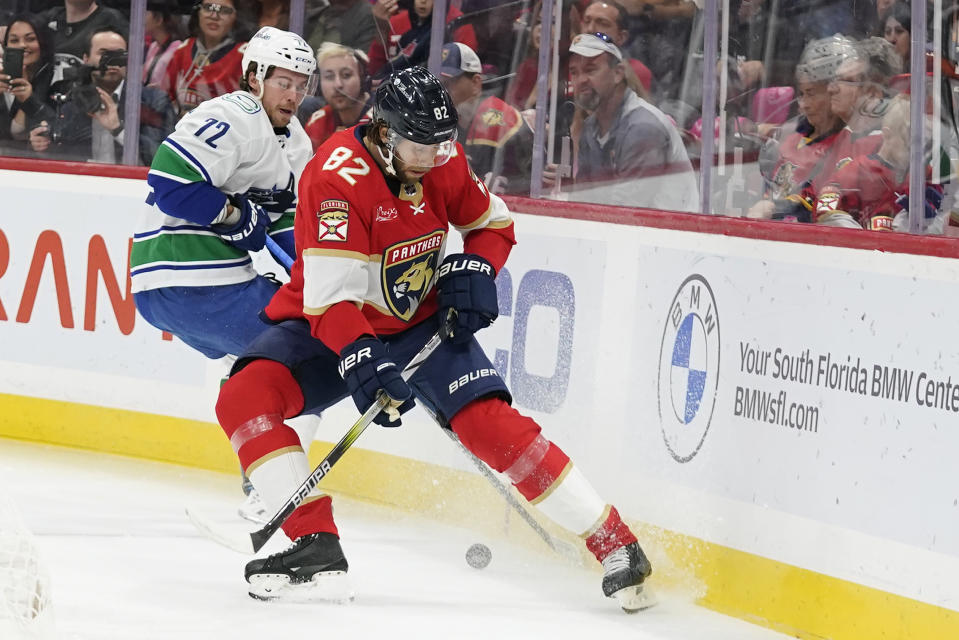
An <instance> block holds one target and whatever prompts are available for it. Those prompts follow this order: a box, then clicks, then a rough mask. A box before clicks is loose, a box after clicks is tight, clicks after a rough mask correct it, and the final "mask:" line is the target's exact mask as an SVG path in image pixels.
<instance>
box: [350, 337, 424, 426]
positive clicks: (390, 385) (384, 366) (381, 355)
mask: <svg viewBox="0 0 959 640" xmlns="http://www.w3.org/2000/svg"><path fill="white" fill-rule="evenodd" d="M339 371H340V376H341V377H342V378H343V380H345V381H346V386H347V388H348V389H349V390H350V394H351V395H352V396H353V402H355V403H356V408H357V409H359V410H360V412H361V413H365V412H366V410H367V409H369V408H370V407H371V406H372V405H373V403H374V402H375V401H376V396H377V394H378V393H379V391H380V390H381V389H382V390H383V392H384V393H386V395H388V396H389V397H390V403H389V404H388V405H387V406H386V408H385V409H384V410H383V411H381V412H380V413H379V414H377V416H376V417H375V418H373V422H375V423H376V424H378V425H380V426H383V427H398V426H400V424H401V422H400V415H401V414H403V413H406V412H407V411H409V410H410V409H412V408H413V404H414V402H413V390H412V389H410V385H409V384H407V383H406V380H404V379H403V376H401V375H400V368H399V367H397V366H396V363H395V362H393V359H392V358H391V357H390V354H389V353H387V351H386V345H385V344H383V343H382V342H380V341H379V340H377V339H376V338H369V337H366V338H360V339H359V340H357V341H356V342H351V343H350V344H348V345H346V347H344V349H343V351H342V352H340V369H339Z"/></svg>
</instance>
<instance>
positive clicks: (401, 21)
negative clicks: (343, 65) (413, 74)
mask: <svg viewBox="0 0 959 640" xmlns="http://www.w3.org/2000/svg"><path fill="white" fill-rule="evenodd" d="M440 1H441V2H446V1H447V0H440ZM401 6H404V8H401ZM461 15H463V14H462V12H461V11H460V10H459V9H457V8H456V7H453V6H450V7H449V8H448V10H447V12H446V22H447V24H449V23H450V22H451V21H453V20H455V19H456V18H458V17H460V16H461ZM373 17H374V18H376V19H377V29H378V30H379V34H378V36H377V38H376V39H375V40H373V44H372V45H370V52H369V59H370V68H369V71H370V75H371V76H372V77H373V79H374V81H376V80H379V79H381V78H383V77H385V76H386V75H388V74H390V73H392V72H393V71H397V70H399V69H405V68H407V67H413V66H417V65H422V64H425V63H426V61H427V58H428V56H429V50H430V29H431V25H432V23H433V0H377V1H376V6H374V7H373ZM387 18H388V20H389V22H386V19H387ZM451 40H453V41H455V42H462V43H463V44H465V45H467V46H468V47H470V48H471V49H472V48H475V47H476V46H477V45H476V33H475V32H474V31H473V27H472V26H470V25H468V24H467V25H464V26H461V27H459V28H458V29H456V30H455V31H454V32H453V35H452V38H451Z"/></svg>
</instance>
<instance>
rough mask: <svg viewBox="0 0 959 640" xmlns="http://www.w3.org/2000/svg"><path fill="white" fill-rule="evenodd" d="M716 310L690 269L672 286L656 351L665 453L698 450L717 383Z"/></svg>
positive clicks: (689, 454) (687, 455)
mask: <svg viewBox="0 0 959 640" xmlns="http://www.w3.org/2000/svg"><path fill="white" fill-rule="evenodd" d="M719 347H720V340H719V316H718V313H717V309H716V300H715V298H714V297H713V291H712V288H710V286H709V283H708V282H707V281H706V279H705V278H704V277H703V276H701V275H699V274H693V275H691V276H689V277H688V278H686V280H685V281H684V282H683V284H682V285H680V287H679V290H678V291H677V292H676V295H675V297H674V298H673V301H672V303H671V304H670V305H669V312H668V315H667V318H666V326H665V327H664V329H663V341H662V344H661V345H660V354H659V421H660V426H661V428H662V431H663V439H664V441H665V443H666V448H667V449H668V450H669V453H670V455H672V457H673V458H674V459H675V460H676V461H677V462H689V461H690V460H692V458H693V457H694V456H695V455H696V454H697V453H698V452H699V449H700V447H701V446H702V444H703V441H704V440H705V438H706V432H707V431H708V430H709V423H710V421H711V420H712V416H713V408H714V406H715V403H716V389H717V385H718V383H719V350H720V349H719Z"/></svg>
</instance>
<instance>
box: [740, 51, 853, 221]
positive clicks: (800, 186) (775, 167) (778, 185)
mask: <svg viewBox="0 0 959 640" xmlns="http://www.w3.org/2000/svg"><path fill="white" fill-rule="evenodd" d="M852 55H853V43H852V41H851V40H849V39H847V38H844V37H843V36H839V35H836V36H832V37H829V38H822V39H820V40H814V41H813V42H810V43H809V44H808V45H807V46H806V48H805V49H804V50H803V53H802V55H801V56H800V58H799V65H798V66H797V67H796V91H797V93H798V95H799V113H800V115H799V119H798V121H797V122H796V123H795V127H790V129H792V130H791V131H790V132H789V133H788V134H787V135H786V136H785V137H784V138H783V139H782V140H779V139H777V138H775V137H772V138H770V140H769V141H768V142H767V143H766V144H765V145H764V147H763V149H762V153H761V155H760V163H759V164H760V171H761V172H762V174H763V180H764V181H765V184H766V188H765V198H764V199H762V200H760V201H759V202H757V203H756V204H755V205H753V206H752V207H751V208H750V210H749V213H748V215H749V217H752V218H775V219H786V220H792V221H807V222H808V221H809V220H810V219H811V217H812V216H811V213H812V208H813V204H814V203H813V202H811V201H809V200H808V199H807V198H805V197H803V191H804V189H805V188H806V187H808V186H809V185H810V184H811V183H812V181H813V180H814V179H815V177H816V175H817V174H819V173H820V172H821V171H822V170H823V168H824V164H825V163H827V162H828V157H829V151H830V149H831V148H832V145H833V143H834V142H835V141H836V138H837V136H838V135H839V132H840V130H841V129H842V127H843V126H844V123H843V121H842V119H841V118H840V117H839V116H838V115H836V113H834V112H833V110H832V105H831V100H830V98H831V94H830V93H829V86H830V83H832V81H833V80H834V79H835V76H836V70H837V69H839V66H840V65H841V64H842V63H843V62H844V61H845V60H846V59H847V58H849V57H851V56H852Z"/></svg>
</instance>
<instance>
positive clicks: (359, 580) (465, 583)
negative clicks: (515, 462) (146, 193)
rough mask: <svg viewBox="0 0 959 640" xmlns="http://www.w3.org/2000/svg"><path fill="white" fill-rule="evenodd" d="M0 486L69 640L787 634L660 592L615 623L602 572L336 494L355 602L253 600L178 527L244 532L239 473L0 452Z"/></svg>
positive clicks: (687, 638)
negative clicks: (476, 550) (37, 556)
mask: <svg viewBox="0 0 959 640" xmlns="http://www.w3.org/2000/svg"><path fill="white" fill-rule="evenodd" d="M0 483H2V484H0V491H3V492H5V493H8V494H11V495H12V496H13V498H14V500H15V501H16V503H17V504H18V506H19V509H20V511H21V512H22V515H23V517H24V520H25V521H26V523H27V525H28V526H29V527H30V528H31V529H32V531H33V533H34V535H35V536H36V541H37V544H38V546H39V549H40V552H41V553H42V555H43V559H44V561H45V562H46V564H47V566H48V568H49V570H50V573H51V574H52V582H53V603H54V611H55V617H56V624H57V629H58V632H59V633H58V636H57V637H58V638H62V639H65V640H112V639H123V640H133V639H135V640H149V639H161V638H162V639H177V640H181V639H183V640H186V639H194V638H196V639H204V640H218V639H221V638H222V639H224V640H244V639H250V640H253V639H256V640H260V639H264V640H265V639H268V638H288V639H294V638H323V639H329V640H346V639H353V638H390V639H391V640H403V639H406V638H415V639H417V640H430V639H433V638H436V639H442V640H454V639H456V640H460V639H472V638H476V639H483V640H490V639H492V638H496V639H512V638H523V639H532V638H549V639H551V640H555V639H562V638H575V639H577V640H582V639H583V638H602V639H614V638H629V639H630V640H694V639H695V640H774V639H781V638H784V637H786V636H783V635H780V634H777V633H774V632H772V631H769V630H768V629H764V628H761V627H758V626H754V625H752V624H749V623H747V622H744V621H741V620H737V619H733V618H729V617H726V616H723V615H720V614H718V613H715V612H712V611H709V610H707V609H704V608H702V607H699V606H697V605H695V604H694V603H693V602H692V599H691V597H689V596H684V595H683V594H678V593H672V592H660V593H659V596H660V604H659V605H658V606H656V607H654V608H652V609H649V610H647V611H645V612H641V613H638V614H635V615H627V614H625V613H623V612H622V611H621V610H620V609H619V608H618V607H617V606H616V604H615V602H614V601H612V600H609V599H606V598H604V597H603V596H602V595H601V592H600V587H599V583H600V577H601V573H600V571H599V568H598V565H597V566H596V568H589V569H587V568H582V567H574V566H571V565H568V564H564V562H563V561H562V560H560V559H558V557H557V556H555V555H551V552H549V551H548V550H544V551H543V552H542V553H538V552H536V551H535V550H530V549H528V548H526V547H520V546H514V545H513V544H512V543H510V542H508V541H506V540H504V539H489V538H486V539H480V537H479V536H478V534H476V533H472V532H470V531H469V530H466V529H459V528H455V527H449V526H445V525H440V524H437V523H435V522H432V521H429V520H426V519H424V518H421V517H419V516H414V515H410V514H406V513H400V512H397V511H395V510H391V509H387V508H385V507H380V506H374V505H371V504H368V503H364V502H357V501H351V500H348V499H345V498H342V497H341V496H337V497H336V498H335V502H334V504H335V509H336V516H337V522H338V525H339V527H340V534H341V537H342V540H343V547H344V550H345V551H346V554H347V558H348V560H349V563H350V572H349V575H350V580H351V583H352V585H353V588H354V590H355V592H356V598H355V600H354V601H353V602H352V603H350V604H345V605H333V604H311V605H292V604H276V603H263V602H258V601H254V600H252V599H251V598H249V597H248V596H247V594H246V590H245V588H244V587H245V584H246V583H245V582H244V580H243V566H244V564H245V562H246V561H247V559H248V558H247V557H246V556H242V555H239V554H237V553H235V552H233V551H230V550H228V549H225V548H223V547H220V546H218V545H216V544H215V543H213V542H211V541H210V540H208V539H207V538H204V537H201V536H200V535H199V534H198V533H196V531H195V530H194V529H193V527H192V525H191V524H190V523H189V522H188V520H187V519H186V517H185V516H184V506H185V505H189V506H191V507H195V508H199V509H202V510H204V511H205V512H206V513H207V514H210V515H213V516H214V517H215V519H216V521H217V522H220V523H223V524H224V525H226V526H229V527H235V528H236V529H237V530H242V529H243V528H252V525H250V526H247V525H246V524H245V523H244V521H242V520H240V519H239V518H238V517H237V516H236V515H235V513H236V507H237V506H238V505H239V503H240V501H241V498H242V494H241V492H240V487H239V478H238V476H237V477H234V476H232V475H230V474H222V473H211V472H203V471H198V470H195V469H189V468H185V467H180V466H175V465H168V464H162V463H155V462H148V461H143V460H136V459H131V458H123V457H118V456H109V455H105V454H100V453H92V452H84V451H78V450H73V449H64V448H58V447H51V446H45V445H37V444H29V443H22V442H15V441H10V440H2V439H0ZM279 537H280V538H282V536H279ZM473 542H484V543H486V544H487V545H488V546H489V547H490V548H491V549H492V551H493V561H492V563H491V564H490V565H489V566H488V567H487V568H486V569H483V570H477V569H473V568H471V567H469V566H468V565H467V563H466V561H465V558H464V554H465V552H466V549H467V548H468V547H469V546H470V544H472V543H473ZM285 544H288V542H287V541H286V540H285V539H282V540H273V541H271V542H270V545H269V546H268V550H271V551H275V550H277V549H281V548H282V547H283V546H284V545H285Z"/></svg>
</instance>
